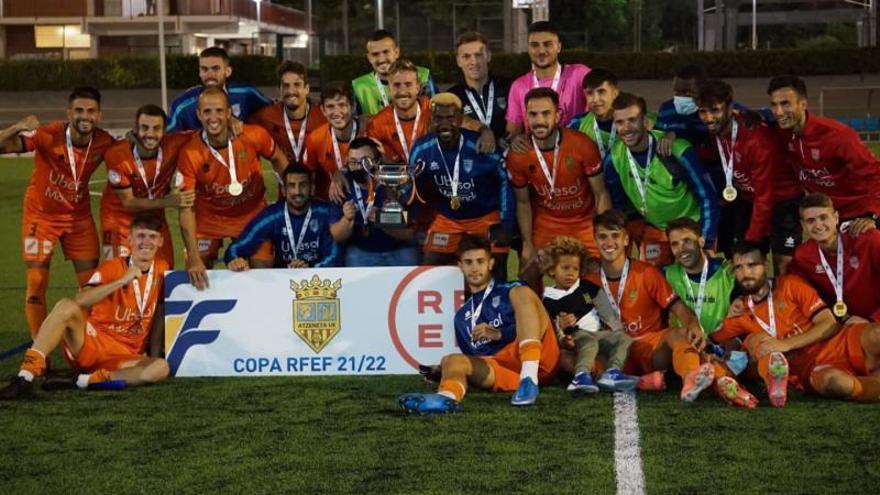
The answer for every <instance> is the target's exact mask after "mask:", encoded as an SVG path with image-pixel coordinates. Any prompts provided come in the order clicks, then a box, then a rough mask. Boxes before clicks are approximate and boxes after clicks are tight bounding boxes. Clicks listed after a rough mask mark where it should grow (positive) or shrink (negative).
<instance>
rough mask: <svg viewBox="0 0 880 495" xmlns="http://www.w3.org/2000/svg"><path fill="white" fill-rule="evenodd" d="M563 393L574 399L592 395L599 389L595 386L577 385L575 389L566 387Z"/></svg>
mask: <svg viewBox="0 0 880 495" xmlns="http://www.w3.org/2000/svg"><path fill="white" fill-rule="evenodd" d="M565 391H566V392H568V393H569V394H570V395H573V396H575V397H583V396H584V395H592V394H595V393H597V392H599V387H597V386H595V385H578V386H577V387H572V386H571V385H569V386H568V387H566V389H565Z"/></svg>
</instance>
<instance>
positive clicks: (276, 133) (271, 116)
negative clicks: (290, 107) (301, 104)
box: [247, 102, 327, 162]
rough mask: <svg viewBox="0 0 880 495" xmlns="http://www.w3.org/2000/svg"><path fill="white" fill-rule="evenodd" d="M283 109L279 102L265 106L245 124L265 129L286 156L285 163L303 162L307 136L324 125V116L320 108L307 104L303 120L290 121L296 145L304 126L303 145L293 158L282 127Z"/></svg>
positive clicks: (291, 145) (300, 145)
mask: <svg viewBox="0 0 880 495" xmlns="http://www.w3.org/2000/svg"><path fill="white" fill-rule="evenodd" d="M283 107H284V103H281V102H278V103H274V104H272V105H266V106H264V107H263V108H261V109H259V110H257V111H256V113H254V114H252V115H251V116H250V117H248V119H247V123H248V124H253V125H258V126H260V127H262V128H263V129H266V131H267V132H268V133H269V135H270V136H272V139H274V140H275V144H276V145H278V147H279V148H281V151H283V152H284V154H285V155H286V156H287V161H289V162H294V161H297V162H301V161H303V151H305V149H306V145H305V143H306V140H307V139H308V136H309V134H311V133H312V131H314V130H315V129H317V128H319V127H321V125H323V124H324V123H326V122H327V119H326V118H324V114H323V113H321V109H320V107H319V106H318V105H312V104H311V103H309V104H308V110H307V113H306V116H305V117H304V118H302V119H298V120H297V119H290V130H291V132H292V133H293V138H294V139H295V140H296V141H297V144H299V133H300V130H301V129H302V126H303V123H305V125H306V131H305V136H303V143H302V144H299V155H297V156H294V153H293V143H291V142H290V138H289V137H288V135H287V129H286V128H285V126H284V116H283V114H282V112H283V111H284V110H283Z"/></svg>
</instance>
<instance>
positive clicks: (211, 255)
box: [198, 237, 275, 268]
mask: <svg viewBox="0 0 880 495" xmlns="http://www.w3.org/2000/svg"><path fill="white" fill-rule="evenodd" d="M198 241H199V256H201V257H202V258H207V259H211V260H216V259H217V258H218V257H219V256H220V247H221V246H222V245H223V239H204V238H202V237H199V238H198ZM251 258H252V259H255V260H260V261H268V262H270V263H271V262H273V261H275V248H274V246H272V241H265V242H263V243H262V244H260V247H259V249H257V252H255V253H254V254H253V256H251ZM209 268H210V267H209Z"/></svg>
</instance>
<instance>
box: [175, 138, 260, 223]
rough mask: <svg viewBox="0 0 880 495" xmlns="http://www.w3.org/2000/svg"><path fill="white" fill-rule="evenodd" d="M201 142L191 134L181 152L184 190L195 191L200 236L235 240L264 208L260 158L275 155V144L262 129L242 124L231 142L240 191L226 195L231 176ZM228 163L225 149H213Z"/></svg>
mask: <svg viewBox="0 0 880 495" xmlns="http://www.w3.org/2000/svg"><path fill="white" fill-rule="evenodd" d="M208 146H209V145H208V144H207V143H205V141H203V140H202V135H201V134H196V135H194V136H193V137H192V138H191V139H190V140H189V142H188V143H187V144H186V145H185V146H184V147H183V149H182V150H181V152H180V159H179V161H178V163H177V167H178V170H179V171H180V174H181V175H182V176H183V185H182V186H181V189H183V190H187V191H189V190H193V189H195V191H196V203H195V213H196V221H197V223H198V231H199V233H200V236H204V237H214V238H223V237H236V236H238V234H239V232H241V230H242V229H243V228H244V226H245V225H246V224H247V222H248V221H249V220H250V219H251V218H253V217H254V215H256V214H257V213H259V211H260V210H261V209H262V208H263V207H264V206H265V205H266V200H265V194H266V186H265V184H264V183H263V169H262V166H261V164H260V157H261V156H262V157H264V158H269V157H271V156H272V155H273V154H274V153H275V142H274V141H273V140H272V137H271V136H270V135H269V133H268V132H266V130H265V129H263V128H262V127H259V126H255V125H245V126H244V128H243V130H242V133H241V135H240V136H238V137H237V138H236V139H235V140H234V141H233V142H232V149H233V153H234V155H235V170H236V176H237V179H238V182H239V183H241V185H242V188H243V190H242V192H241V194H239V195H238V196H233V195H231V194H230V193H229V189H228V187H229V184H230V183H231V182H232V177H231V175H230V174H229V169H228V168H226V165H224V164H223V163H221V162H219V161H218V160H217V159H216V158H214V156H213V153H211V151H210V150H209V149H208ZM215 151H216V152H217V153H218V154H219V155H220V156H221V157H222V158H223V160H224V161H225V162H226V163H227V164H229V163H231V162H230V161H229V156H228V150H227V147H225V146H224V147H223V148H222V149H218V150H215Z"/></svg>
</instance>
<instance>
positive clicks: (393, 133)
mask: <svg viewBox="0 0 880 495" xmlns="http://www.w3.org/2000/svg"><path fill="white" fill-rule="evenodd" d="M419 108H420V109H421V115H420V116H419V126H418V128H416V133H415V138H413V126H414V125H415V123H416V121H415V119H410V120H403V119H400V127H401V129H403V135H404V139H405V140H406V146H407V149H409V150H410V151H412V147H413V143H415V142H416V141H417V140H418V139H419V138H420V137H422V136H424V135H425V134H427V133H428V128H429V127H430V125H431V100H430V99H429V98H426V97H424V96H423V97H420V98H419ZM366 134H367V137H371V138H374V139H376V140H378V141H379V142H380V143H382V147H383V148H384V149H385V158H387V159H389V160H394V161H397V162H405V161H407V158H406V154H405V153H404V152H403V145H401V144H400V138H399V137H398V135H397V125H396V124H395V122H394V105H388V106H387V107H385V108H383V109H382V110H381V111H380V112H379V113H377V114H376V115H373V117H372V118H371V119H370V122H369V123H368V124H367V133H366Z"/></svg>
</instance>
